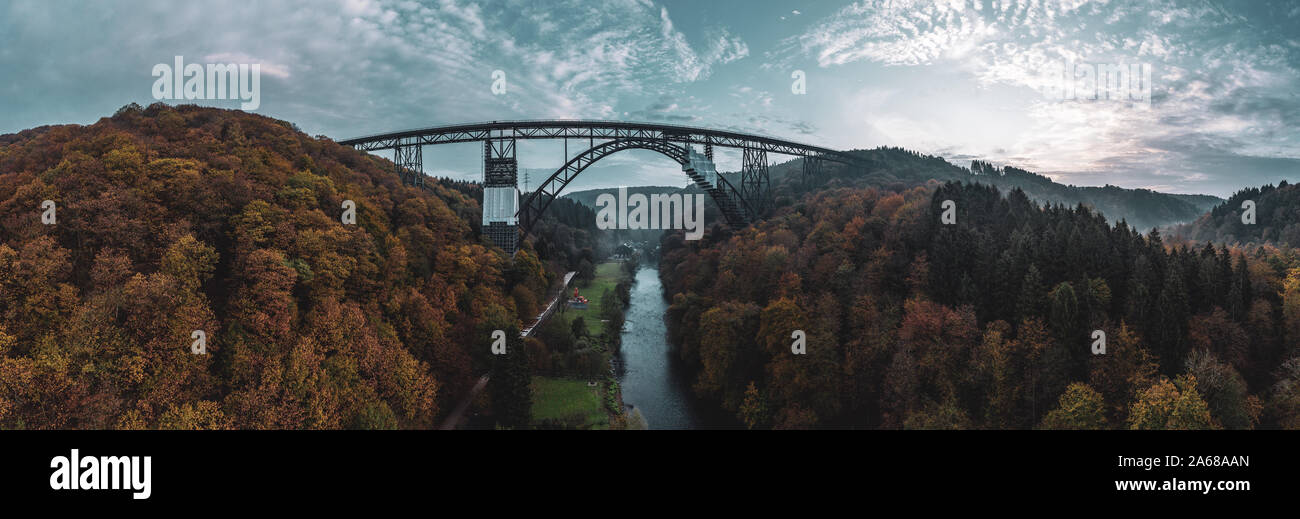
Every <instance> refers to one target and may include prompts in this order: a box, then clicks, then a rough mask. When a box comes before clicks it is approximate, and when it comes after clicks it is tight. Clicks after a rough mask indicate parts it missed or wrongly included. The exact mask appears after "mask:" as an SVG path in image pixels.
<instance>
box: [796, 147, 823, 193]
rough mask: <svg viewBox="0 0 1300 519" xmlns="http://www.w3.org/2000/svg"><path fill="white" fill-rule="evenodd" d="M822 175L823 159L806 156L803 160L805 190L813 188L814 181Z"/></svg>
mask: <svg viewBox="0 0 1300 519" xmlns="http://www.w3.org/2000/svg"><path fill="white" fill-rule="evenodd" d="M821 174H822V159H821V157H817V156H813V155H806V156H804V158H803V178H802V179H801V180H802V181H803V187H804V188H805V189H807V188H810V187H812V183H813V179H814V178H817V177H819V176H821Z"/></svg>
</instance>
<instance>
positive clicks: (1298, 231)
mask: <svg viewBox="0 0 1300 519" xmlns="http://www.w3.org/2000/svg"><path fill="white" fill-rule="evenodd" d="M1247 201H1250V202H1253V203H1254V204H1255V220H1254V223H1247V222H1245V221H1243V219H1242V216H1243V213H1244V212H1245V211H1246V210H1245V209H1243V204H1245V203H1246V202H1247ZM1178 233H1179V234H1180V235H1182V236H1186V237H1188V238H1190V239H1193V240H1201V241H1213V242H1217V243H1272V244H1279V245H1284V246H1288V247H1296V246H1300V188H1297V186H1295V185H1291V184H1288V183H1287V182H1286V181H1285V180H1283V181H1281V182H1280V183H1278V185H1277V187H1273V185H1272V184H1269V185H1266V186H1263V187H1251V188H1246V189H1242V190H1241V191H1238V192H1236V193H1234V194H1233V195H1232V197H1231V198H1229V199H1228V200H1227V201H1225V202H1223V203H1222V204H1219V205H1217V206H1215V207H1214V208H1213V209H1212V210H1210V212H1209V213H1207V214H1205V215H1204V216H1202V217H1201V218H1198V219H1197V220H1196V221H1195V222H1193V223H1191V224H1188V225H1184V226H1181V227H1180V228H1179V229H1178Z"/></svg>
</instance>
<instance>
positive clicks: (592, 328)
mask: <svg viewBox="0 0 1300 519" xmlns="http://www.w3.org/2000/svg"><path fill="white" fill-rule="evenodd" d="M622 277H623V264H622V263H619V262H617V261H607V262H605V263H601V264H600V265H596V277H595V279H592V280H591V283H588V284H587V286H585V287H578V293H579V294H582V295H583V297H586V298H587V301H589V302H588V303H587V309H586V310H577V309H573V308H570V309H568V310H566V311H565V313H564V322H565V323H570V322H573V320H574V319H576V318H578V317H581V318H582V319H583V321H584V322H585V323H586V324H587V333H589V334H591V335H592V336H596V335H600V331H601V324H600V303H601V301H603V300H604V297H605V291H606V290H609V291H610V293H611V294H613V293H614V287H615V286H617V285H618V280H619V279H622ZM572 295H573V288H569V290H568V291H567V292H566V293H565V294H564V297H565V299H568V298H569V297H570V296H572Z"/></svg>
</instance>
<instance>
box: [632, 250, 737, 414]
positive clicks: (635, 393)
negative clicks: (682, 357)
mask: <svg viewBox="0 0 1300 519" xmlns="http://www.w3.org/2000/svg"><path fill="white" fill-rule="evenodd" d="M667 312H668V303H667V302H666V301H664V297H663V287H662V286H661V285H660V283H659V272H658V271H657V270H656V268H655V266H653V265H651V266H645V265H643V266H642V267H641V269H640V270H638V271H637V272H636V284H635V285H633V286H632V301H631V304H630V306H628V309H627V319H626V322H625V323H624V325H623V347H622V351H621V352H620V355H619V358H620V359H621V360H622V369H621V370H620V373H619V375H620V376H619V384H620V385H621V386H622V388H623V403H624V404H625V405H627V406H629V408H630V409H636V410H639V411H640V412H641V415H642V416H643V417H644V418H645V420H646V423H647V424H648V425H649V426H650V428H651V429H696V428H703V427H710V426H717V425H721V424H719V423H718V420H716V419H712V418H710V415H714V414H716V413H709V412H705V411H704V410H703V406H702V405H701V404H699V403H697V402H696V400H695V399H694V395H692V393H691V384H690V380H688V378H687V374H686V373H685V372H684V371H685V370H684V369H683V368H681V367H680V366H679V364H680V362H679V361H678V360H677V359H676V358H675V356H674V355H675V354H674V353H673V352H672V351H670V349H669V346H668V328H667V326H666V325H665V323H664V315H665V314H666V313H667Z"/></svg>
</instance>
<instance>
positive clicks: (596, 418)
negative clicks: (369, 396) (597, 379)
mask: <svg viewBox="0 0 1300 519" xmlns="http://www.w3.org/2000/svg"><path fill="white" fill-rule="evenodd" d="M599 390H600V386H599V385H597V386H596V387H587V381H585V380H571V379H566V378H550V377H533V422H535V423H536V422H540V421H542V420H545V419H548V418H550V419H556V420H564V421H568V422H571V423H577V422H578V421H579V420H582V422H583V427H585V428H590V429H606V428H608V427H609V415H608V414H606V412H605V406H604V405H603V404H602V403H601V399H600V397H599V396H598V395H597V392H598V391H599ZM579 417H582V418H579Z"/></svg>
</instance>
